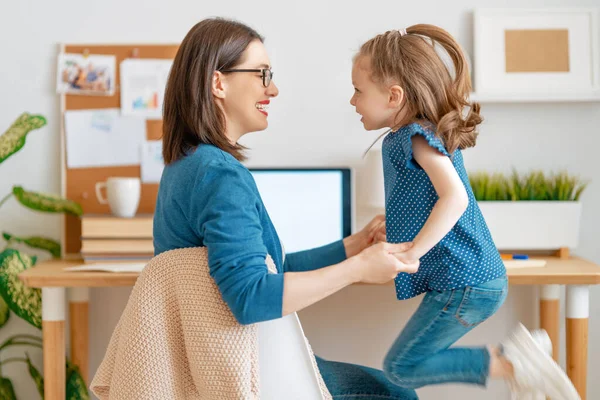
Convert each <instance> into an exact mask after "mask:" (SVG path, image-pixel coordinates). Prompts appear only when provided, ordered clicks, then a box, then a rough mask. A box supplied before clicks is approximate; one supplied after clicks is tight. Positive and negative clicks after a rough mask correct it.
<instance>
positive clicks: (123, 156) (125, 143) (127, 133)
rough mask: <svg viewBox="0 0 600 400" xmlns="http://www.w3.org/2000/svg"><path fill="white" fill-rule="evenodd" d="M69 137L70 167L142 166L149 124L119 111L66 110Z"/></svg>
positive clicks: (68, 153)
mask: <svg viewBox="0 0 600 400" xmlns="http://www.w3.org/2000/svg"><path fill="white" fill-rule="evenodd" d="M65 134H66V144H67V166H68V167H69V168H89V167H109V166H123V165H139V164H140V146H141V144H142V143H143V142H144V141H145V140H146V121H145V120H144V119H143V118H139V117H124V116H121V115H120V112H119V109H118V108H105V109H102V110H77V111H66V112H65Z"/></svg>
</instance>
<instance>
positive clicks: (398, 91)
mask: <svg viewBox="0 0 600 400" xmlns="http://www.w3.org/2000/svg"><path fill="white" fill-rule="evenodd" d="M403 101H404V89H402V88H401V87H400V86H398V85H394V86H392V87H391V88H390V96H389V104H390V107H391V108H398V107H400V106H401V105H402V102H403Z"/></svg>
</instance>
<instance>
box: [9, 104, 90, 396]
mask: <svg viewBox="0 0 600 400" xmlns="http://www.w3.org/2000/svg"><path fill="white" fill-rule="evenodd" d="M44 125H46V119H45V118H44V117H43V116H41V115H30V114H28V113H23V114H21V115H20V116H19V117H18V118H17V120H16V121H15V122H14V123H13V124H12V125H11V126H10V127H9V128H8V130H6V131H5V132H4V133H3V134H2V135H1V136H0V164H2V163H3V162H5V161H6V160H7V159H8V158H9V157H11V156H12V155H14V154H15V153H17V152H18V151H19V150H20V149H21V148H23V146H24V145H25V142H26V139H27V135H28V134H29V133H30V132H32V131H34V130H36V129H39V128H41V127H43V126H44ZM11 199H15V200H16V201H17V202H18V203H20V205H22V206H23V207H26V208H28V209H30V210H33V211H35V212H44V213H68V214H72V215H76V216H81V215H82V209H81V206H80V205H79V204H78V203H75V202H73V201H70V200H67V199H64V198H61V197H58V196H54V195H51V194H43V193H38V192H34V191H30V190H26V189H24V188H23V187H21V186H13V187H12V189H11V190H10V191H9V192H8V193H7V194H6V195H5V196H4V197H1V198H0V208H1V207H2V206H3V205H4V204H5V203H7V202H8V201H10V200H11ZM2 239H3V241H4V242H5V243H4V245H2V246H0V327H2V326H4V325H6V323H7V321H8V320H9V318H10V315H11V311H12V312H13V313H14V314H15V315H17V316H18V317H20V318H22V319H23V320H25V321H26V322H28V323H29V324H31V325H33V326H35V327H36V328H38V329H40V330H41V329H42V296H41V291H40V289H34V288H29V287H27V286H25V285H24V284H23V282H22V281H21V280H20V279H19V277H18V275H19V274H20V273H21V272H23V271H25V270H27V269H29V268H32V267H34V266H35V263H36V261H37V257H36V256H31V255H29V254H27V253H26V252H25V251H22V250H19V249H18V248H33V249H38V250H42V251H45V252H48V253H49V254H50V255H51V256H52V257H55V258H58V257H60V254H61V248H60V244H59V243H58V242H56V241H55V240H53V239H50V238H46V237H41V236H29V237H22V236H18V235H16V234H14V233H12V232H7V231H4V230H2ZM14 346H23V347H29V348H33V349H35V351H39V349H41V348H42V339H41V337H39V336H35V335H27V334H16V335H12V336H11V337H9V338H8V339H6V340H4V342H3V343H1V344H0V399H2V400H11V399H17V398H18V397H17V395H16V393H15V391H14V388H13V384H12V382H11V380H10V379H8V378H7V377H5V376H4V375H3V374H2V372H3V369H4V367H5V366H6V365H9V364H14V363H22V364H23V367H24V368H26V369H27V371H28V372H29V374H30V376H31V378H32V380H33V383H34V384H35V385H36V388H37V390H38V392H39V394H40V396H41V398H44V378H43V376H42V374H41V373H40V372H39V371H38V369H37V368H36V367H35V366H34V365H33V364H32V362H31V359H30V357H29V353H27V352H24V354H23V357H11V358H7V357H3V350H5V349H7V348H10V347H14ZM65 368H66V382H65V385H66V395H67V399H69V400H76V399H82V400H83V399H89V393H88V391H87V388H86V385H85V382H84V380H83V378H82V377H81V374H80V373H79V370H78V368H77V367H76V366H75V365H73V364H71V363H70V362H69V361H67V364H66V366H65Z"/></svg>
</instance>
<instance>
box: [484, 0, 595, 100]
mask: <svg viewBox="0 0 600 400" xmlns="http://www.w3.org/2000/svg"><path fill="white" fill-rule="evenodd" d="M473 34H474V38H473V41H474V43H473V44H474V71H473V74H474V89H475V92H476V93H478V94H479V95H513V96H519V95H545V94H548V95H554V96H555V95H556V94H557V93H560V94H565V95H570V96H571V97H573V94H578V95H581V96H586V95H589V94H590V93H598V90H599V89H600V62H599V47H598V9H594V8H538V9H516V8H515V9H496V8H494V9H476V10H475V11H474V29H473Z"/></svg>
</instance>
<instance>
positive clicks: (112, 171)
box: [59, 44, 179, 257]
mask: <svg viewBox="0 0 600 400" xmlns="http://www.w3.org/2000/svg"><path fill="white" fill-rule="evenodd" d="M178 47H179V45H178V44H160V45H149V44H140V45H137V44H131V45H121V44H119V45H108V44H107V45H98V44H95V45H85V44H77V45H75V44H63V45H61V46H60V48H59V51H60V53H61V54H65V53H66V54H82V55H84V57H86V56H94V55H108V56H110V55H112V56H114V57H115V60H116V63H115V68H116V70H115V74H114V80H115V82H114V86H115V90H114V91H113V92H111V94H109V95H81V94H71V93H63V94H61V164H62V195H63V196H66V197H67V198H69V199H71V200H74V201H77V202H79V203H80V204H81V206H82V208H83V212H84V214H110V210H109V207H108V205H106V204H100V202H99V201H98V200H97V198H96V193H95V186H96V183H97V182H102V181H105V180H106V179H107V178H109V177H114V176H119V177H140V175H141V171H140V166H139V165H131V166H95V167H81V166H78V167H76V168H71V167H69V165H68V163H67V156H68V155H67V147H66V146H67V142H66V133H65V118H64V116H65V112H68V111H73V110H98V109H116V108H118V109H120V108H121V95H120V90H119V87H120V86H119V85H120V82H119V81H120V78H119V77H120V70H119V68H120V64H121V62H122V61H123V60H125V59H156V60H173V59H174V58H175V54H176V53H177V49H178ZM145 122H146V139H147V140H160V138H161V136H162V120H161V119H159V118H148V119H146V121H145ZM157 191H158V184H157V183H143V184H142V190H141V199H140V205H139V208H138V214H150V213H153V212H154V207H155V202H156V194H157ZM62 239H63V240H62V244H63V255H64V256H65V257H74V256H78V255H79V253H80V250H81V220H80V219H79V218H77V217H73V216H65V217H64V225H63V238H62Z"/></svg>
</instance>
